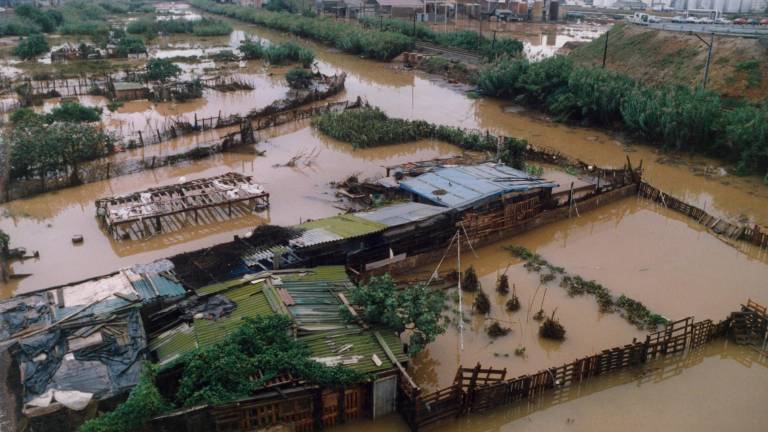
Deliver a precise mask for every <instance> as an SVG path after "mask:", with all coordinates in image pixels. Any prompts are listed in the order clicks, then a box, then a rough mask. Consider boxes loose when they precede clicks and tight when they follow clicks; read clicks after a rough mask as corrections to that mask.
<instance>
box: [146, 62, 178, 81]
mask: <svg viewBox="0 0 768 432" xmlns="http://www.w3.org/2000/svg"><path fill="white" fill-rule="evenodd" d="M180 74H181V68H180V67H179V66H178V65H177V64H175V63H173V62H172V61H170V60H168V59H162V58H153V59H150V60H149V61H148V62H147V75H146V76H147V79H148V80H150V81H160V82H161V83H164V82H166V81H168V80H170V79H172V78H176V77H177V76H179V75H180Z"/></svg>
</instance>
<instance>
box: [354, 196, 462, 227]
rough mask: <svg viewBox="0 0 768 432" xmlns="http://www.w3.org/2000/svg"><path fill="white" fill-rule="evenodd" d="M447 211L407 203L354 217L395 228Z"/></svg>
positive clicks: (442, 208) (435, 207)
mask: <svg viewBox="0 0 768 432" xmlns="http://www.w3.org/2000/svg"><path fill="white" fill-rule="evenodd" d="M448 211H449V210H448V209H446V208H445V207H438V206H433V205H428V204H422V203H417V202H408V203H402V204H393V205H390V206H386V207H382V208H379V209H376V210H371V211H367V212H362V213H356V214H355V215H356V216H357V217H360V218H363V219H367V220H370V221H373V222H378V223H381V224H384V225H386V226H388V227H396V226H400V225H405V224H408V223H412V222H418V221H422V220H425V219H429V218H431V217H433V216H435V215H439V214H442V213H447V212H448Z"/></svg>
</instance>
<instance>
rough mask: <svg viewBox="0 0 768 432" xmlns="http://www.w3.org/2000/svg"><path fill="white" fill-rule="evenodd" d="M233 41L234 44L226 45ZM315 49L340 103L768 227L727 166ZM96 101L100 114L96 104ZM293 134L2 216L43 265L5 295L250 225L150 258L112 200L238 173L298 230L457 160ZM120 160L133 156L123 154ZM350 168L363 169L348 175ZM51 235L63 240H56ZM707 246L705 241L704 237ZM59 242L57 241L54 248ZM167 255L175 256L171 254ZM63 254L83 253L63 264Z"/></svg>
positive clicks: (175, 111)
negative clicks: (309, 158) (113, 220)
mask: <svg viewBox="0 0 768 432" xmlns="http://www.w3.org/2000/svg"><path fill="white" fill-rule="evenodd" d="M232 23H233V25H234V26H235V27H236V28H237V29H238V30H239V31H241V33H240V34H241V36H239V37H244V36H242V35H244V34H252V35H255V36H258V37H261V38H263V39H266V40H270V41H275V42H280V41H285V40H289V39H292V38H290V37H288V36H286V35H284V34H279V33H276V32H271V31H266V30H263V29H260V28H257V27H253V26H244V25H242V24H241V23H237V22H234V21H232ZM232 38H234V36H233V37H231V38H225V39H226V40H231V39H232ZM212 39H216V38H212ZM305 43H306V42H305ZM196 44H197V45H201V44H210V45H213V46H217V45H218V46H221V45H222V44H223V42H222V40H221V38H219V39H218V40H210V41H207V42H203V41H198V42H197V43H196ZM306 44H307V45H309V46H310V47H311V48H312V49H313V50H315V53H316V56H317V58H318V61H317V66H318V68H319V69H320V71H322V72H323V73H326V74H328V73H339V72H342V71H344V72H347V73H348V74H349V77H348V78H347V83H346V88H347V90H346V92H345V93H342V94H341V95H339V96H337V97H336V98H335V99H353V98H355V97H357V96H361V97H363V98H365V99H366V100H367V101H368V102H369V103H371V104H372V105H375V106H379V107H381V108H382V109H383V110H384V111H386V112H387V113H388V114H390V115H392V116H396V117H402V118H411V119H424V120H427V121H430V122H434V123H440V124H447V125H454V126H460V127H467V128H481V129H488V130H491V131H493V132H497V133H501V134H506V135H510V136H519V137H522V138H526V139H528V140H529V141H530V142H532V143H534V144H537V145H546V146H549V147H552V148H555V149H557V150H560V151H562V152H564V153H566V154H569V155H571V156H574V157H578V158H581V159H583V160H587V161H590V162H592V163H595V164H597V165H601V166H621V165H622V164H624V163H625V160H626V159H625V158H626V156H627V155H629V156H630V157H631V158H632V160H633V161H634V163H635V164H637V163H639V161H640V160H642V161H643V166H644V168H645V170H646V171H645V175H644V177H645V178H647V179H648V180H649V181H650V182H651V183H653V184H654V185H656V186H658V187H660V188H661V189H662V190H664V191H665V192H669V193H672V194H675V195H677V196H680V197H681V198H684V199H686V200H688V201H690V202H692V203H695V204H698V205H700V206H704V207H706V209H707V211H708V212H710V213H712V214H714V215H716V216H721V215H722V216H723V217H728V218H731V219H742V220H752V221H756V222H759V223H766V222H768V205H765V203H766V202H768V201H766V200H768V188H765V187H764V186H763V185H761V184H760V181H759V179H757V178H753V177H734V176H731V175H727V176H722V172H721V171H720V170H718V169H717V168H716V167H719V165H717V164H716V163H715V162H714V161H711V160H708V159H704V158H700V157H684V158H682V160H679V161H675V160H673V161H670V160H668V159H669V158H668V157H666V156H660V155H659V154H657V153H656V150H655V149H652V148H650V147H645V146H642V145H635V144H632V143H631V142H630V141H628V140H626V139H625V138H623V137H621V136H616V135H613V134H609V133H605V132H602V131H598V130H595V129H589V128H579V127H573V126H568V125H563V124H557V123H553V122H551V121H549V120H548V119H545V118H540V117H538V116H536V115H534V114H532V113H528V112H525V111H524V110H521V109H520V108H519V107H514V106H509V105H508V104H506V103H503V102H500V101H494V100H489V99H472V98H470V97H467V96H466V95H465V94H464V93H463V91H462V90H463V88H462V87H458V86H452V85H449V84H446V83H445V82H443V81H440V80H438V79H435V78H432V77H430V76H426V75H422V74H418V73H416V74H414V73H413V72H410V71H405V70H402V69H400V68H399V67H398V66H397V64H380V63H376V62H372V61H368V60H361V59H358V58H355V57H353V56H349V55H344V54H340V53H338V52H336V51H335V50H332V49H328V48H326V47H323V46H321V45H318V44H314V43H306ZM253 67H254V68H258V67H259V66H253ZM246 69H250V67H246ZM281 70H284V68H283V69H278V70H277V71H275V72H277V73H280V71H281ZM268 73H269V72H265V71H262V72H259V73H255V74H254V76H261V77H262V78H263V80H264V81H263V83H265V85H264V87H257V89H256V90H254V91H246V92H242V94H222V93H219V92H212V94H207V95H206V98H204V99H199V100H195V101H192V102H188V103H167V104H158V105H154V104H147V103H146V102H141V101H137V102H133V103H129V104H126V105H125V106H124V107H122V108H121V109H120V110H118V112H116V113H114V114H110V117H111V118H112V120H111V122H113V123H114V122H117V123H120V122H132V123H141V122H147V121H149V122H152V121H157V122H159V121H162V119H163V117H164V116H165V117H166V118H172V117H173V116H179V115H181V116H184V117H185V118H189V117H190V116H191V115H193V114H192V113H193V112H194V111H196V110H203V111H205V112H206V113H208V114H211V113H215V112H217V108H219V109H222V110H230V111H232V112H242V111H243V109H247V108H248V107H251V106H258V105H259V104H266V103H268V101H269V100H270V98H272V97H277V96H279V95H281V94H282V92H283V91H284V87H283V84H282V83H280V82H279V80H275V79H273V77H270V76H268V75H267V74H268ZM259 74H260V75H259ZM264 90H267V91H264ZM236 93H240V92H236ZM262 95H266V96H262ZM230 98H231V99H233V100H230ZM87 100H89V99H87ZM91 100H93V101H97V102H98V100H97V99H91ZM147 119H149V120H147ZM292 129H293V130H295V132H294V133H292V134H287V135H283V136H280V137H275V138H269V139H268V142H267V143H261V144H258V145H257V147H258V148H259V149H260V150H266V151H267V153H266V157H257V156H254V155H253V154H226V155H223V156H219V157H217V158H213V159H208V160H202V161H196V162H192V163H189V164H186V165H184V166H183V167H173V168H164V169H161V170H155V171H154V172H146V173H141V174H137V175H132V176H127V177H121V178H115V179H112V180H110V181H107V182H100V183H95V184H89V185H85V186H81V187H76V188H70V189H66V190H62V191H58V192H55V193H51V194H46V195H40V196H38V197H34V198H31V199H26V200H19V201H16V202H12V203H9V204H6V205H4V206H3V207H4V209H5V215H6V217H5V218H4V219H3V220H2V222H0V227H2V228H3V229H5V230H6V231H7V232H9V233H10V234H11V236H12V238H13V239H15V240H16V241H17V242H19V245H21V246H25V247H27V248H28V249H29V250H39V251H40V252H41V259H40V260H28V261H26V262H24V263H15V264H14V265H13V271H14V272H15V273H17V274H27V273H30V274H32V275H31V276H29V277H27V278H24V279H20V280H17V281H14V282H12V283H10V284H6V285H5V287H4V288H3V289H2V293H3V295H5V296H8V295H10V294H11V293H12V292H14V291H15V290H16V289H17V288H18V289H19V292H21V291H28V290H34V289H40V288H44V287H46V286H49V285H52V284H59V283H65V282H68V281H71V280H77V279H80V278H84V277H87V276H92V275H95V274H99V273H104V272H105V271H109V270H114V269H117V268H118V267H121V266H124V265H128V264H131V263H136V262H143V261H147V260H150V259H153V258H156V257H159V256H165V255H170V254H173V253H177V252H180V251H184V250H192V249H195V248H199V247H202V246H205V245H211V244H215V243H217V242H219V241H221V240H222V239H227V238H230V237H231V235H232V234H233V233H235V232H239V231H240V230H243V229H244V228H245V227H246V226H248V225H249V223H250V222H249V221H246V220H240V221H232V222H231V223H232V224H235V225H234V226H230V227H227V226H226V225H225V226H220V227H216V228H209V229H211V230H214V231H215V232H214V233H211V232H208V231H207V230H206V231H204V232H200V230H199V229H198V230H197V231H195V229H194V228H191V229H190V230H191V231H192V232H190V233H186V232H185V231H180V232H176V233H173V234H168V235H164V236H161V238H158V239H152V240H149V241H148V243H147V244H142V245H141V246H138V245H131V246H123V245H122V244H121V245H115V244H113V243H112V242H111V241H110V240H107V238H106V236H104V235H103V234H102V233H101V232H100V231H99V228H98V227H97V225H96V222H95V218H94V213H93V207H92V202H93V201H94V200H95V199H96V198H99V197H101V196H104V195H112V194H120V193H126V192H130V191H135V190H140V189H144V188H146V187H150V186H153V185H158V184H168V183H172V182H174V181H177V180H178V178H179V177H182V176H185V177H186V178H189V179H191V178H194V177H202V176H207V175H212V174H216V173H221V172H225V171H229V170H237V171H241V172H244V173H248V174H251V175H254V176H255V177H256V178H257V180H258V181H262V182H264V183H265V185H266V188H267V190H268V191H269V192H270V193H272V202H273V206H272V209H271V210H270V212H269V214H270V215H269V218H268V220H269V221H271V223H295V222H298V219H300V218H304V219H306V218H316V217H321V216H327V215H329V214H332V213H334V212H337V211H338V209H336V208H334V207H333V197H332V195H329V194H330V189H329V187H328V186H327V182H329V181H332V180H338V179H339V178H341V177H344V176H346V175H348V174H352V173H353V172H355V171H361V172H362V173H363V174H364V175H367V176H372V175H378V174H381V173H383V170H382V169H381V166H383V165H386V164H389V163H396V162H404V161H409V160H419V159H425V158H431V157H436V156H440V155H446V154H450V153H451V152H456V151H458V150H457V149H456V148H453V147H451V146H447V145H442V144H438V143H434V142H433V143H428V144H419V145H401V146H393V147H382V148H379V149H375V150H365V151H361V150H354V149H352V147H351V146H349V145H347V144H343V143H335V142H331V141H330V140H328V139H327V138H325V137H322V136H320V135H319V134H318V133H317V132H315V131H313V130H312V129H311V128H310V126H309V125H308V124H307V123H305V124H302V125H299V126H295V127H293V128H292ZM207 133H208V134H209V135H207V136H206V137H211V136H216V135H218V133H219V131H212V132H207ZM200 139H201V138H200V137H197V136H192V137H185V138H183V139H179V140H174V141H171V142H169V143H164V144H160V145H157V146H149V147H146V148H142V149H137V150H133V151H132V152H131V153H130V154H131V155H134V154H135V155H152V154H155V152H156V153H157V154H164V152H165V153H168V152H170V151H179V150H180V149H184V148H187V147H188V146H193V145H196V143H198V142H200ZM314 148H319V149H320V150H321V152H320V154H321V156H320V157H319V158H318V159H317V160H316V161H315V162H314V163H313V164H312V167H310V168H311V169H302V170H292V169H289V168H278V169H275V168H272V165H274V164H278V163H285V162H286V161H287V160H288V159H289V158H290V157H291V156H292V155H294V154H296V152H299V151H301V150H302V149H314ZM340 155H343V157H342V158H341V159H340V158H339V157H338V156H340ZM113 157H115V158H122V157H127V156H125V155H124V154H119V155H116V156H113ZM350 161H355V162H354V163H347V162H350ZM708 170H709V172H708ZM298 190H300V191H302V193H301V194H300V195H297V194H295V192H296V191H298ZM296 196H301V197H303V198H302V199H301V201H300V202H301V203H302V204H301V206H302V207H301V208H302V210H301V211H298V212H297V211H296V207H295V206H296ZM281 200H284V202H285V203H286V204H285V205H284V207H282V208H283V209H285V210H284V211H283V210H281V204H280V202H281ZM288 203H290V204H288ZM291 206H293V207H291ZM320 209H322V210H320ZM299 215H301V216H299ZM254 218H255V219H254V220H264V221H265V222H266V221H267V220H266V219H265V218H264V217H263V216H258V215H255V216H254ZM49 225H50V226H49ZM30 230H31V231H30ZM31 232H34V233H35V234H43V233H46V234H48V236H46V237H45V240H43V239H42V238H39V237H38V236H37V235H33V236H29V233H31ZM53 233H55V234H54V235H53V236H51V234H53ZM74 234H85V237H86V241H85V243H84V244H83V245H80V246H72V245H71V244H70V243H69V239H70V238H71V236H72V235H74ZM209 234H215V235H209ZM702 235H705V234H704V233H702ZM166 237H167V238H166ZM51 238H57V239H58V240H57V241H55V242H54V241H50V239H51ZM167 246H170V247H169V248H167V249H163V248H165V247H167ZM60 248H64V249H60ZM62 251H67V252H72V251H76V252H77V253H75V254H72V253H59V252H62ZM93 259H97V260H98V261H99V263H100V264H101V265H100V266H98V267H96V266H82V265H79V264H78V263H84V262H89V263H91V262H92V261H91V260H93ZM48 260H51V261H48ZM49 265H56V266H57V267H58V268H59V270H58V271H57V272H44V271H42V269H44V268H49V267H48V266H49ZM97 269H98V270H97Z"/></svg>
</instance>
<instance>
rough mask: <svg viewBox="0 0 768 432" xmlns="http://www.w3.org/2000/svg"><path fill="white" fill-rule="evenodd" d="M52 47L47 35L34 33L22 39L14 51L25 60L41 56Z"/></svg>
mask: <svg viewBox="0 0 768 432" xmlns="http://www.w3.org/2000/svg"><path fill="white" fill-rule="evenodd" d="M49 49H50V47H49V46H48V41H47V40H46V39H45V36H43V35H41V34H33V35H30V36H29V37H27V38H26V39H22V40H21V41H20V42H19V45H18V46H16V49H14V50H13V53H14V54H15V55H17V56H18V57H21V58H23V59H24V60H29V59H32V58H35V57H37V56H39V55H40V54H43V53H47V52H48V50H49Z"/></svg>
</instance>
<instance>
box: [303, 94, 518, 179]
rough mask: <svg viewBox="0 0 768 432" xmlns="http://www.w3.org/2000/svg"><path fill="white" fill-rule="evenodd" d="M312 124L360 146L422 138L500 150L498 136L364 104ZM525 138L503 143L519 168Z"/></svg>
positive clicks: (506, 157)
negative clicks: (400, 116)
mask: <svg viewBox="0 0 768 432" xmlns="http://www.w3.org/2000/svg"><path fill="white" fill-rule="evenodd" d="M312 124H313V125H314V126H315V127H316V128H317V129H318V130H320V131H321V132H322V133H324V134H326V135H328V136H330V137H332V138H335V139H337V140H340V141H345V142H348V143H351V144H352V145H353V146H354V147H356V148H366V147H375V146H380V145H387V144H397V143H403V142H409V141H415V140H419V139H427V138H432V139H437V140H440V141H445V142H447V143H450V144H454V145H456V146H458V147H461V148H463V149H465V150H472V151H482V152H488V153H491V154H494V155H495V154H496V153H497V150H498V148H497V146H498V143H497V140H496V137H494V136H491V135H487V134H483V133H481V132H478V131H472V130H464V129H460V128H455V127H450V126H438V125H435V124H432V123H428V122H426V121H423V120H403V119H391V118H389V117H387V115H386V114H385V113H384V112H383V111H381V110H380V109H378V108H374V107H363V108H360V109H355V110H346V111H344V112H341V113H333V112H332V113H326V114H323V115H321V116H319V117H316V118H315V119H314V120H313V121H312ZM527 145H528V144H527V142H526V141H525V140H521V139H516V138H508V139H507V140H506V141H505V142H504V143H502V148H501V152H500V159H501V161H502V162H504V163H505V164H507V165H510V166H512V167H515V168H521V167H523V166H524V156H525V154H524V153H525V148H526V147H527Z"/></svg>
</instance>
